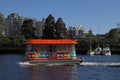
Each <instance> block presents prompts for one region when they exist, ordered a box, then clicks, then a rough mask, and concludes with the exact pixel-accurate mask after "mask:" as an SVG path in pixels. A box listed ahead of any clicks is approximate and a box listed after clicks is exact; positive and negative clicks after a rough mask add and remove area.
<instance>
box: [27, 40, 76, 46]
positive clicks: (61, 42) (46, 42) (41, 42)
mask: <svg viewBox="0 0 120 80" xmlns="http://www.w3.org/2000/svg"><path fill="white" fill-rule="evenodd" d="M25 44H31V45H64V44H77V42H76V41H73V40H69V39H32V40H28V41H27V42H26V43H25Z"/></svg>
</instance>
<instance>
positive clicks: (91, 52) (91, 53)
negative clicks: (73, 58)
mask: <svg viewBox="0 0 120 80" xmlns="http://www.w3.org/2000/svg"><path fill="white" fill-rule="evenodd" d="M87 54H88V55H91V56H92V55H94V54H95V52H94V51H93V50H89V51H88V52H87Z"/></svg>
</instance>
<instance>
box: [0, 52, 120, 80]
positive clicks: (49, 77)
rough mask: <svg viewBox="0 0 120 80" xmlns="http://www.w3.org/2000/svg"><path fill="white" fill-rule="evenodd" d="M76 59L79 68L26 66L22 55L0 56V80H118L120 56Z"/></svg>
mask: <svg viewBox="0 0 120 80" xmlns="http://www.w3.org/2000/svg"><path fill="white" fill-rule="evenodd" d="M78 57H82V58H84V60H85V62H84V63H82V64H81V65H79V66H38V65H27V66H26V64H28V63H25V64H24V65H23V64H20V62H21V61H22V60H23V58H24V55H10V54H9V55H0V80H120V55H112V56H88V55H79V56H78Z"/></svg>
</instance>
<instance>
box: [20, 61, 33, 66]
mask: <svg viewBox="0 0 120 80" xmlns="http://www.w3.org/2000/svg"><path fill="white" fill-rule="evenodd" d="M18 64H19V65H20V66H35V64H31V63H29V62H19V63H18Z"/></svg>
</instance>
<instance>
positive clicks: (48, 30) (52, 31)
mask: <svg viewBox="0 0 120 80" xmlns="http://www.w3.org/2000/svg"><path fill="white" fill-rule="evenodd" d="M43 38H44V39H56V38H57V36H56V27H55V19H54V17H53V16H52V15H51V14H50V15H49V16H48V17H47V19H46V21H45V25H44V30H43Z"/></svg>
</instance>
